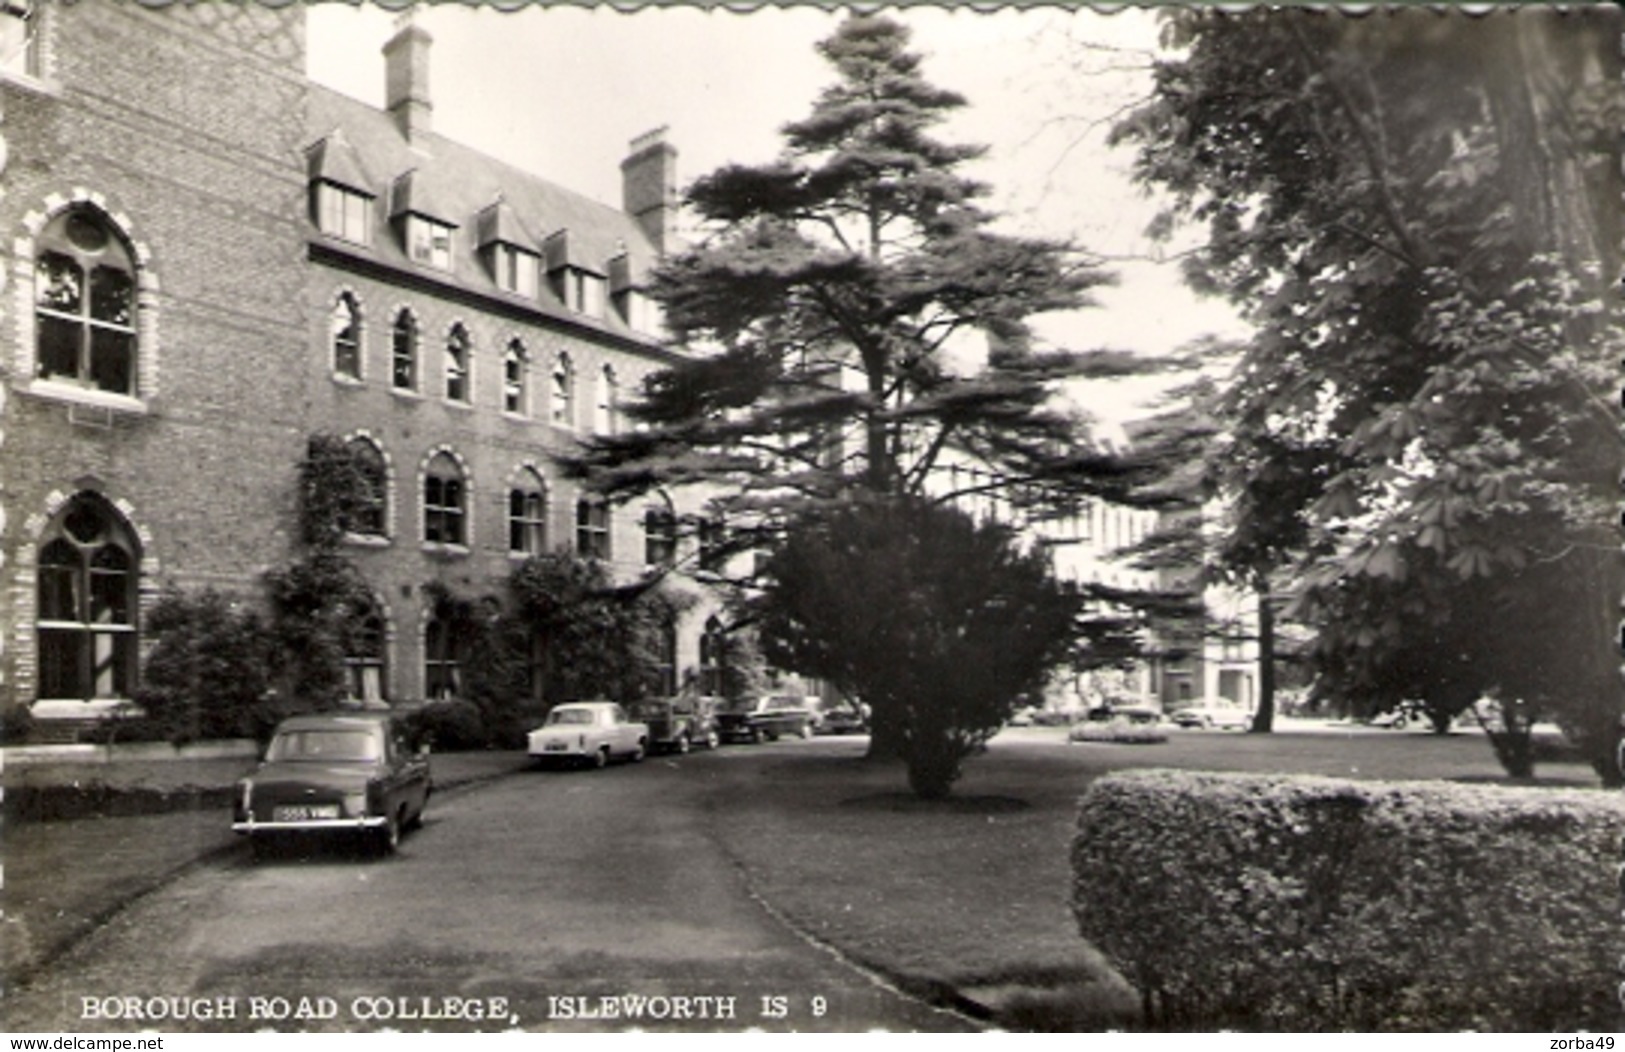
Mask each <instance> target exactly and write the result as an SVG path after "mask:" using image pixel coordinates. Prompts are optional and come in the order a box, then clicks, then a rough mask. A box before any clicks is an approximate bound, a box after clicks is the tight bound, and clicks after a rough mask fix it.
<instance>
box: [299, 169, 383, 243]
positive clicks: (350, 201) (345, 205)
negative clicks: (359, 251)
mask: <svg viewBox="0 0 1625 1052" xmlns="http://www.w3.org/2000/svg"><path fill="white" fill-rule="evenodd" d="M311 192H312V193H313V195H314V197H315V202H314V207H313V211H314V212H315V216H316V229H318V230H320V231H321V232H322V233H324V234H327V235H328V236H330V237H339V238H343V239H344V240H346V241H353V242H355V243H356V244H358V245H368V244H371V243H372V223H371V222H369V220H370V218H371V216H370V215H369V213H370V212H371V208H370V206H371V204H372V199H371V198H369V197H368V196H367V195H366V194H362V193H358V192H357V191H355V190H351V189H349V188H348V187H343V186H340V185H338V184H337V183H317V184H316V185H315V186H313V187H312V188H311Z"/></svg>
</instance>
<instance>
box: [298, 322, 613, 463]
mask: <svg viewBox="0 0 1625 1052" xmlns="http://www.w3.org/2000/svg"><path fill="white" fill-rule="evenodd" d="M328 335H329V338H330V342H331V352H332V358H333V374H334V375H335V376H337V377H340V378H342V379H345V380H350V381H360V380H362V379H363V353H362V338H361V337H362V315H361V306H360V304H359V303H358V302H357V300H356V298H355V296H354V295H353V294H351V293H349V292H342V293H340V294H339V295H338V297H337V298H336V299H335V300H334V302H333V310H332V312H331V314H330V323H329V327H328ZM389 339H390V343H389V345H390V386H391V387H392V388H394V389H395V390H397V391H409V392H414V393H424V387H423V385H424V383H425V375H426V373H428V372H432V370H430V369H428V368H427V364H426V362H425V360H424V357H423V352H422V342H423V341H422V334H421V332H420V331H419V326H418V320H417V317H416V315H414V314H413V313H412V311H411V310H410V309H408V308H405V307H403V308H401V309H400V310H399V311H397V312H396V314H395V318H394V321H393V322H392V323H391V325H390V338H389ZM531 360H532V359H531V353H530V351H529V349H528V348H527V347H526V346H525V343H524V341H523V340H520V339H518V338H517V337H515V338H514V339H511V340H509V341H508V344H507V346H506V347H505V348H504V349H503V352H502V393H501V398H502V411H503V412H504V413H509V414H511V415H514V416H526V417H528V416H531V415H532V412H533V407H532V406H531V390H530V386H531V384H530V380H531ZM440 364H441V368H440V379H439V380H438V381H436V382H437V383H438V384H439V389H438V391H431V392H430V393H438V394H439V395H440V396H442V397H444V398H445V399H446V400H447V401H449V402H458V403H462V404H465V405H466V404H472V402H473V398H474V396H473V341H472V339H471V338H470V337H469V334H468V330H467V328H465V327H464V326H463V324H462V323H461V322H457V323H454V324H453V325H452V326H451V328H450V329H448V330H447V331H446V338H445V342H444V344H443V345H442V349H441V363H440ZM577 383H578V380H577V376H576V366H575V363H574V361H573V360H572V359H571V357H570V353H569V352H568V351H560V352H558V353H557V354H555V355H554V356H553V359H552V362H551V363H550V368H549V371H548V391H547V409H546V413H547V419H548V421H549V422H550V423H553V424H555V425H557V426H559V427H567V428H575V427H577V426H578V425H579V421H578V419H577V404H576V403H577V398H576V387H577ZM593 393H594V402H593V416H592V429H593V430H594V431H595V432H597V433H598V434H614V433H615V432H616V431H617V430H619V426H620V420H619V417H620V399H621V394H620V380H619V378H618V376H617V375H616V372H615V367H614V366H613V365H604V366H603V367H602V368H601V369H599V370H598V373H597V376H596V379H595V389H594V392H593Z"/></svg>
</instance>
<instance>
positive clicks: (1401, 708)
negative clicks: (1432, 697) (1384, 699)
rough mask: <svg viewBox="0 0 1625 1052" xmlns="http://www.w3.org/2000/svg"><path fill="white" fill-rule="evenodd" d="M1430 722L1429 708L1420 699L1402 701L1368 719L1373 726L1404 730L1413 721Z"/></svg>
mask: <svg viewBox="0 0 1625 1052" xmlns="http://www.w3.org/2000/svg"><path fill="white" fill-rule="evenodd" d="M1413 722H1417V723H1426V722H1428V715H1427V709H1426V708H1425V707H1424V706H1423V705H1422V703H1421V702H1420V701H1408V700H1407V701H1402V702H1400V703H1399V704H1398V705H1396V706H1394V707H1393V708H1391V709H1389V710H1388V711H1387V712H1379V713H1377V714H1376V715H1375V716H1372V717H1371V718H1370V719H1369V720H1367V721H1366V723H1368V724H1369V725H1370V726H1372V727H1388V728H1391V729H1393V730H1396V731H1402V730H1404V729H1405V728H1406V727H1408V726H1410V725H1411V723H1413Z"/></svg>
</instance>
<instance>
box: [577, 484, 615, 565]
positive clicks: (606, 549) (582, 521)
mask: <svg viewBox="0 0 1625 1052" xmlns="http://www.w3.org/2000/svg"><path fill="white" fill-rule="evenodd" d="M576 554H577V555H580V556H581V557H583V558H586V559H604V560H607V559H608V558H609V556H610V546H609V504H608V503H606V502H605V501H603V500H599V499H595V498H590V497H582V498H581V499H580V500H578V501H576Z"/></svg>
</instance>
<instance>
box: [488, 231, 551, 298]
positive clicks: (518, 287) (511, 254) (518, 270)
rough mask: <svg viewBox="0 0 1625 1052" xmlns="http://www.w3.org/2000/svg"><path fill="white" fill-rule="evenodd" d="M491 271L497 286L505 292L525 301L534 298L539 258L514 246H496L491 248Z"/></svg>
mask: <svg viewBox="0 0 1625 1052" xmlns="http://www.w3.org/2000/svg"><path fill="white" fill-rule="evenodd" d="M492 253H493V254H492V269H493V270H494V271H495V274H494V275H493V276H494V277H495V278H496V283H497V285H498V286H499V287H500V288H502V289H503V290H504V291H506V292H516V293H518V294H519V295H521V296H524V297H525V298H526V299H535V298H536V276H537V273H538V271H540V269H541V265H542V260H541V257H540V256H538V255H536V253H534V252H526V251H525V250H524V249H522V248H519V247H517V246H515V245H502V244H498V245H495V246H493V248H492Z"/></svg>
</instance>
